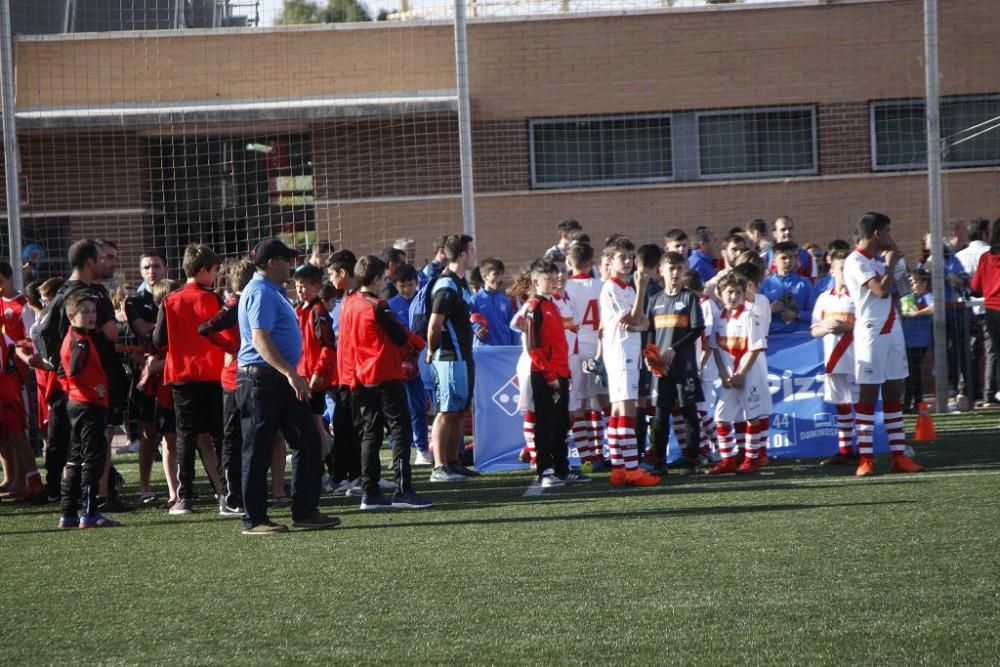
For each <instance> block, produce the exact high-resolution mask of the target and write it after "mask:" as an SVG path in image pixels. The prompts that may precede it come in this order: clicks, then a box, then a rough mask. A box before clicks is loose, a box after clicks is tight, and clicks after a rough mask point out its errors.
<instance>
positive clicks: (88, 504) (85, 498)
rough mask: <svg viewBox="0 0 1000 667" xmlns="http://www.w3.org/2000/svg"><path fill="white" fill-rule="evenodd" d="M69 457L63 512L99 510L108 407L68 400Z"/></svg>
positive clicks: (93, 513)
mask: <svg viewBox="0 0 1000 667" xmlns="http://www.w3.org/2000/svg"><path fill="white" fill-rule="evenodd" d="M66 412H67V414H68V415H69V423H70V447H69V458H68V460H67V461H66V475H65V476H64V477H63V480H62V493H61V497H62V511H63V514H76V513H77V511H79V510H80V509H81V504H82V510H83V514H84V515H85V516H88V517H93V516H95V515H96V514H97V492H98V489H99V488H100V485H101V475H102V474H103V473H104V463H105V459H106V458H107V452H108V439H107V433H108V410H107V408H104V407H102V406H99V405H93V404H90V403H76V402H68V403H67V405H66Z"/></svg>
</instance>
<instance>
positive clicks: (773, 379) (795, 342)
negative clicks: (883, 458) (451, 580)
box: [474, 332, 888, 471]
mask: <svg viewBox="0 0 1000 667" xmlns="http://www.w3.org/2000/svg"><path fill="white" fill-rule="evenodd" d="M474 353H475V362H476V386H475V398H474V407H475V424H474V431H475V443H476V446H475V462H476V467H477V468H479V469H480V470H484V471H498V470H523V469H525V468H527V466H526V465H525V464H523V463H521V462H520V461H519V460H518V458H517V457H518V453H519V452H520V451H521V449H522V448H523V447H524V434H523V428H522V427H523V415H522V413H520V412H519V411H518V409H517V399H518V396H519V395H520V393H521V389H520V386H519V385H518V382H517V376H516V374H515V372H514V369H515V368H516V366H517V359H518V357H519V356H520V354H521V348H520V347H490V346H479V347H477V348H475V350H474ZM767 362H768V371H769V373H768V380H769V383H770V390H771V398H772V401H773V403H774V408H773V412H772V414H771V429H770V438H769V441H768V455H769V456H772V457H780V458H807V457H825V456H830V455H832V454H834V453H836V452H837V430H836V422H837V413H836V410H835V409H834V408H833V406H832V405H829V404H827V403H825V402H824V401H823V376H824V373H823V345H822V341H821V340H820V339H818V338H813V337H812V336H810V335H809V333H807V332H802V333H795V334H785V335H779V336H771V337H770V338H769V339H768V350H767ZM875 421H876V424H877V426H876V429H875V451H876V452H886V451H888V443H887V440H886V433H885V429H884V428H881V426H880V425H881V423H882V413H881V411H879V412H877V413H876V416H875ZM677 453H678V452H677V445H676V442H675V440H674V438H673V436H672V435H671V438H670V454H669V458H670V459H673V458H674V457H675V456H676V455H677Z"/></svg>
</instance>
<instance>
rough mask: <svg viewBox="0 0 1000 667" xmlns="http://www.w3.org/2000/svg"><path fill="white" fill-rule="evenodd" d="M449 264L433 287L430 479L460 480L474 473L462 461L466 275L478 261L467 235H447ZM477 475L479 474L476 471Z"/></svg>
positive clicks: (468, 385)
mask: <svg viewBox="0 0 1000 667" xmlns="http://www.w3.org/2000/svg"><path fill="white" fill-rule="evenodd" d="M444 252H445V258H446V259H447V261H448V268H446V269H445V270H444V272H443V273H441V275H440V276H438V277H437V279H436V281H435V282H434V284H433V285H432V286H431V316H430V321H429V323H428V327H427V363H429V364H432V367H431V368H432V371H433V374H434V384H435V387H436V389H437V391H436V392H435V395H436V399H437V403H438V413H437V416H436V417H435V418H434V425H433V426H432V428H431V446H432V447H433V448H434V470H433V471H432V472H431V481H432V482H458V481H462V480H464V479H465V478H466V477H468V476H469V475H470V473H472V472H473V471H470V470H469V469H468V468H466V467H465V466H463V465H462V464H461V463H460V462H459V458H458V452H459V443H460V442H461V440H462V416H463V415H464V414H465V411H466V410H468V409H469V406H470V405H471V404H472V387H473V386H474V378H475V367H474V365H473V361H472V338H473V334H472V322H471V321H470V319H469V317H470V315H471V311H470V307H469V304H470V303H471V301H472V293H471V292H470V291H469V284H468V283H467V282H466V280H465V274H466V272H467V271H469V270H470V269H471V268H472V267H474V266H475V265H476V242H475V241H474V240H473V239H472V237H471V236H467V235H465V234H462V235H452V236H449V237H448V238H447V239H445V243H444ZM475 474H478V473H475Z"/></svg>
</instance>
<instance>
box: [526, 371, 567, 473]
mask: <svg viewBox="0 0 1000 667" xmlns="http://www.w3.org/2000/svg"><path fill="white" fill-rule="evenodd" d="M531 392H532V394H533V396H534V400H535V455H536V456H537V462H538V475H539V477H541V475H542V473H543V472H545V471H546V470H547V469H549V468H551V469H552V470H554V471H555V473H556V474H557V475H560V476H561V475H565V474H566V473H568V472H569V451H568V450H567V448H566V433H567V432H568V431H569V380H568V379H567V378H559V388H558V389H554V388H552V387H551V386H549V383H548V382H546V381H545V376H544V375H542V374H541V373H537V372H533V373H532V374H531Z"/></svg>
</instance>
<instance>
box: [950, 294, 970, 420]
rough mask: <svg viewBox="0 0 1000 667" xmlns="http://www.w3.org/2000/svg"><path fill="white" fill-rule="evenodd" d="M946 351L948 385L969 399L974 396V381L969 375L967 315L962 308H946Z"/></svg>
mask: <svg viewBox="0 0 1000 667" xmlns="http://www.w3.org/2000/svg"><path fill="white" fill-rule="evenodd" d="M945 327H946V331H947V335H946V337H945V340H946V341H947V346H946V349H947V352H948V386H949V387H950V389H951V390H952V391H954V392H955V393H957V394H965V395H966V396H968V397H969V400H970V401H971V400H973V398H974V396H975V393H974V392H975V382H974V381H973V379H972V378H971V377H969V317H968V313H967V312H966V311H965V309H964V308H962V309H955V310H948V311H947V316H946V317H945Z"/></svg>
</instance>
